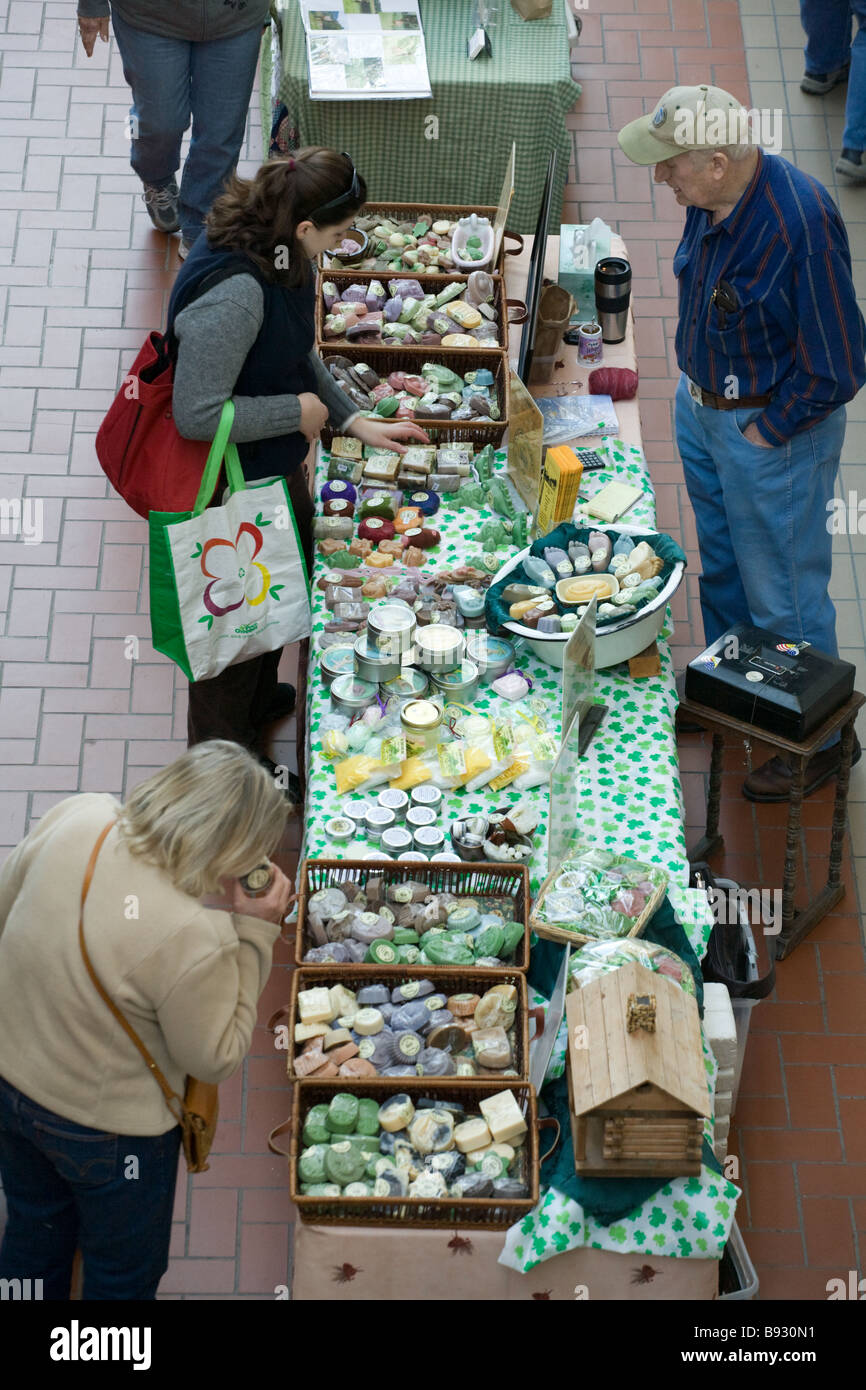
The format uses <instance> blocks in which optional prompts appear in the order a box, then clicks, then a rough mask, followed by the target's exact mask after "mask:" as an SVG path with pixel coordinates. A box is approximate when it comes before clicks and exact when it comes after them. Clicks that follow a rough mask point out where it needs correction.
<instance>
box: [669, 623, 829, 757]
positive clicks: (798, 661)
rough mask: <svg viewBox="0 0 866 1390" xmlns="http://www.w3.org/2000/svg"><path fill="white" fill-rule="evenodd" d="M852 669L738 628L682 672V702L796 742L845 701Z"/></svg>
mask: <svg viewBox="0 0 866 1390" xmlns="http://www.w3.org/2000/svg"><path fill="white" fill-rule="evenodd" d="M854 674H855V668H854V666H853V665H852V664H851V662H850V661H841V660H840V659H839V658H838V657H835V656H828V655H827V653H826V652H821V651H819V650H818V648H817V647H812V646H810V645H809V643H808V642H791V641H789V640H788V638H786V637H781V636H779V634H778V633H775V632H765V631H764V629H763V628H760V627H750V626H748V624H746V623H741V624H739V625H738V626H736V627H732V628H731V629H730V631H729V632H727V633H726V634H725V636H724V637H720V638H719V639H718V641H717V642H714V643H713V644H712V646H711V647H707V650H706V651H705V652H702V653H701V655H700V656H697V657H695V659H694V661H690V662H689V664H688V666H687V668H686V684H685V689H686V699H688V700H694V701H695V703H696V704H699V705H708V706H709V707H710V708H711V709H716V710H718V711H719V712H720V713H721V714H728V715H731V716H732V717H733V718H735V719H742V720H743V722H744V723H746V724H755V725H757V726H758V728H760V729H768V730H769V731H770V732H771V733H774V734H780V735H781V737H782V738H788V739H790V740H791V741H792V743H801V742H802V741H803V739H805V738H807V737H808V735H809V734H811V733H812V732H813V730H814V729H817V728H818V726H819V725H820V724H823V722H824V720H825V719H829V717H830V715H831V714H832V713H833V712H834V711H835V710H837V709H838V708H839V707H840V705H844V703H845V701H846V700H848V699H850V697H851V695H852V694H853V691H854Z"/></svg>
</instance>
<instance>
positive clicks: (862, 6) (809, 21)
mask: <svg viewBox="0 0 866 1390" xmlns="http://www.w3.org/2000/svg"><path fill="white" fill-rule="evenodd" d="M852 14H854V15H856V18H857V34H856V36H855V38H854V42H853V43H852V42H851V15H852ZM800 21H801V23H802V25H803V28H804V29H805V31H806V50H805V51H806V71H807V72H818V73H822V72H833V70H834V69H835V68H842V67H844V66H845V64H846V63H847V62H848V61H849V60H850V63H851V72H850V73H849V76H848V99H847V101H846V103H845V131H844V133H843V135H842V146H843V148H844V149H846V150H866V0H800Z"/></svg>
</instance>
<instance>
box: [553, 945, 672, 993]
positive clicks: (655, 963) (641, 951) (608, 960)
mask: <svg viewBox="0 0 866 1390" xmlns="http://www.w3.org/2000/svg"><path fill="white" fill-rule="evenodd" d="M633 962H634V963H636V964H638V965H643V966H645V967H646V969H647V970H653V971H655V972H656V974H658V975H667V976H668V977H669V978H670V979H672V980H676V982H677V984H678V985H680V987H681V988H682V989H684V990H685V992H686V994H694V992H695V981H694V977H693V976H692V972H691V970H690V969H689V967H688V966H687V965H686V963H685V961H684V960H681V959H680V957H679V956H677V955H675V954H674V952H673V951H669V950H667V948H666V947H664V946H658V945H656V943H655V942H653V941H640V940H638V939H636V938H635V937H630V938H629V939H628V940H627V941H590V942H588V943H587V944H586V945H585V946H581V948H580V950H579V951H575V953H574V955H573V956H572V958H571V960H570V961H569V963H568V988H569V992H571V991H572V990H576V989H582V988H583V986H584V985H587V984H589V982H590V980H597V979H598V978H599V976H600V975H606V974H609V973H610V971H611V970H618V969H619V968H620V966H622V965H629V964H631V963H633Z"/></svg>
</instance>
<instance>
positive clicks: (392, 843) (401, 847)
mask: <svg viewBox="0 0 866 1390" xmlns="http://www.w3.org/2000/svg"><path fill="white" fill-rule="evenodd" d="M413 843H414V842H413V840H412V836H411V835H410V834H409V831H408V830H404V829H403V827H402V825H393V826H391V827H390V828H389V829H388V830H383V831H382V840H381V845H382V849H383V850H387V852H388V854H390V855H393V856H396V855H398V854H405V853H406V851H407V850H410V849H412V846H413Z"/></svg>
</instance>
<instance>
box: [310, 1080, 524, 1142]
mask: <svg viewBox="0 0 866 1390" xmlns="http://www.w3.org/2000/svg"><path fill="white" fill-rule="evenodd" d="M508 1094H509V1095H510V1094H511V1093H510V1092H508ZM331 1104H332V1105H333V1101H332V1102H331ZM414 1115H415V1106H414V1105H413V1104H412V1101H411V1100H410V1099H409V1097H408V1096H407V1095H403V1094H402V1093H401V1094H400V1095H396V1096H391V1097H390V1098H389V1099H388V1100H386V1101H384V1102H383V1104H382V1105H380V1106H379V1124H380V1125H381V1127H382V1129H384V1130H385V1131H386V1132H387V1133H388V1134H393V1133H395V1132H396V1131H398V1130H401V1129H406V1128H407V1127H408V1125H410V1124H411V1122H412V1119H413V1117H414ZM485 1128H486V1126H485ZM380 1147H381V1145H380Z"/></svg>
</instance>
